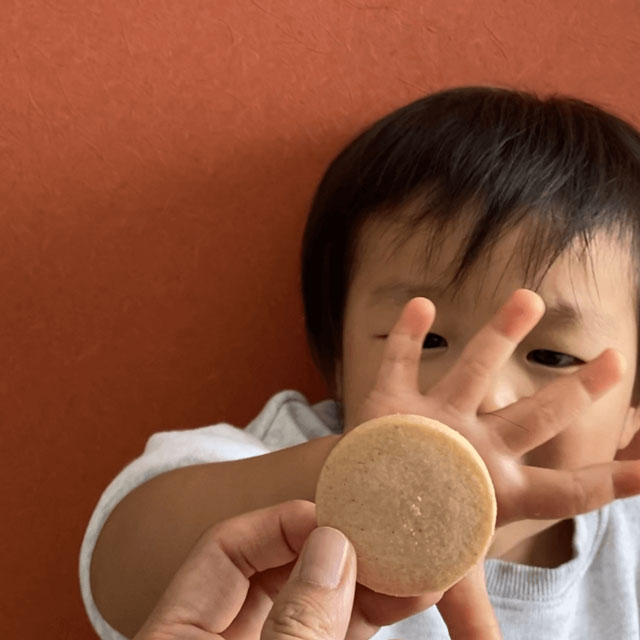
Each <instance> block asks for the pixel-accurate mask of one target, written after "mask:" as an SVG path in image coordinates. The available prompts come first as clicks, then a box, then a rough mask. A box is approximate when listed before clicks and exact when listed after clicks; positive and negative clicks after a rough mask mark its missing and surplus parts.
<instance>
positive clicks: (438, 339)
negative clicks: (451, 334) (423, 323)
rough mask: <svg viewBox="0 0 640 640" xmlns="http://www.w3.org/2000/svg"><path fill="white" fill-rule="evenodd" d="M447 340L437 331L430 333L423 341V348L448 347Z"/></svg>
mask: <svg viewBox="0 0 640 640" xmlns="http://www.w3.org/2000/svg"><path fill="white" fill-rule="evenodd" d="M446 346H447V341H446V340H445V339H444V338H443V337H442V336H439V335H438V334H437V333H428V334H427V337H426V338H425V339H424V342H423V343H422V348H423V349H439V348H440V347H446Z"/></svg>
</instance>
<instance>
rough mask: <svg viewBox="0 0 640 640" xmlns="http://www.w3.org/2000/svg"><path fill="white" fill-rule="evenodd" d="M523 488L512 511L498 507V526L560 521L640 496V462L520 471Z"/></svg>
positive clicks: (512, 504) (514, 497)
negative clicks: (617, 501)
mask: <svg viewBox="0 0 640 640" xmlns="http://www.w3.org/2000/svg"><path fill="white" fill-rule="evenodd" d="M520 472H521V473H522V479H523V482H522V485H521V489H520V490H518V493H517V495H516V494H514V496H513V499H512V500H508V501H506V504H509V505H510V506H509V507H508V509H505V508H504V506H503V505H504V504H505V503H504V502H503V505H500V504H499V505H498V523H497V524H498V525H503V524H507V523H508V522H511V521H513V520H521V519H529V518H531V519H539V520H557V519H564V518H572V517H573V516H576V515H578V514H581V513H586V512H588V511H593V510H594V509H598V508H600V507H602V506H604V505H606V504H608V503H610V502H612V501H613V500H616V499H617V498H628V497H629V496H633V495H636V494H638V493H640V460H625V461H614V462H604V463H601V464H594V465H590V466H588V467H584V468H582V469H577V470H575V471H570V470H567V469H547V468H543V467H529V466H525V467H520Z"/></svg>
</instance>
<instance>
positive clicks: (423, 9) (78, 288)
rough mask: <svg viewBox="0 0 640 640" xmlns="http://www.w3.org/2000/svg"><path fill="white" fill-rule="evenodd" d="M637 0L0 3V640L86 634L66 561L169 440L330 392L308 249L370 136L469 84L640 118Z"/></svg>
mask: <svg viewBox="0 0 640 640" xmlns="http://www.w3.org/2000/svg"><path fill="white" fill-rule="evenodd" d="M639 34H640V4H639V3H638V0H612V1H607V0H560V1H558V0H542V1H538V2H530V1H525V0H485V1H479V0H452V1H451V2H442V1H441V0H402V1H400V0H397V1H393V0H387V1H385V2H383V1H382V0H325V1H322V2H315V1H313V2H312V1H305V0H227V1H226V2H224V1H214V2H211V1H208V2H205V1H202V0H166V1H163V2H158V1H157V0H138V1H137V2H135V3H133V2H110V1H108V0H47V1H41V2H37V1H35V0H30V1H29V0H3V1H2V3H1V6H0V96H2V98H1V99H0V223H1V226H0V229H1V231H2V235H1V236H0V242H1V245H0V301H1V304H2V313H1V316H0V354H1V358H2V368H1V373H0V428H1V429H2V433H1V434H0V435H1V443H2V444H1V447H2V449H1V451H2V454H1V456H2V457H1V460H0V462H1V464H0V473H1V474H2V478H1V480H2V481H1V483H0V487H1V488H0V500H1V502H0V513H2V514H3V515H2V520H3V525H2V526H1V527H0V549H1V555H0V576H2V580H1V582H0V585H1V586H0V589H1V591H2V592H1V593H0V636H1V637H3V638H36V637H41V638H44V637H47V638H83V637H92V632H91V629H90V626H89V624H88V622H87V621H86V620H85V614H84V612H83V609H82V606H81V603H80V598H79V588H78V585H77V577H76V573H77V560H76V558H77V552H78V549H79V546H80V541H81V538H82V535H83V532H84V528H85V525H86V523H87V520H88V518H89V516H90V514H91V512H92V509H93V507H94V505H95V503H96V500H97V499H98V497H99V494H100V492H101V491H102V489H103V488H104V487H105V486H106V484H107V483H108V482H109V481H110V479H112V478H113V476H114V475H115V474H116V473H117V471H118V470H119V469H120V468H121V467H122V466H123V465H124V464H126V463H127V462H128V461H129V460H130V459H131V458H133V457H134V456H136V455H137V454H138V453H139V451H140V449H141V447H142V446H143V444H144V442H145V440H146V438H147V437H148V436H149V435H150V434H151V433H153V432H154V431H156V430H160V429H169V428H180V427H194V426H199V425H204V424H211V423H214V422H217V421H221V420H227V421H231V422H232V423H235V424H238V425H243V424H246V422H247V421H248V420H249V419H250V418H251V417H253V416H254V415H255V414H256V413H257V411H258V410H259V408H260V407H261V406H262V405H263V403H264V402H265V401H266V399H267V398H268V397H269V396H270V395H271V394H272V393H274V392H276V391H278V390H280V389H283V388H296V389H300V390H302V391H303V392H305V393H307V394H308V395H309V397H310V398H311V399H312V400H314V401H315V400H318V399H320V398H322V397H323V395H324V393H325V391H324V387H323V385H322V383H321V380H320V377H319V376H318V374H317V373H315V372H314V371H313V369H312V366H311V364H310V359H309V356H308V351H307V348H306V345H305V338H304V333H303V323H302V310H301V304H300V301H299V297H298V292H297V287H298V272H297V267H298V245H299V240H300V236H301V231H302V228H303V223H304V218H305V213H306V208H307V205H308V203H309V201H310V198H311V196H312V193H313V189H314V186H315V184H316V182H317V180H318V179H319V177H320V174H321V172H322V170H323V169H324V167H325V166H326V164H327V162H328V161H329V160H330V159H331V157H332V156H333V154H335V153H336V152H337V151H338V150H339V149H340V148H341V146H342V145H343V144H344V143H345V142H346V141H347V140H348V139H349V138H350V137H351V136H352V135H353V134H354V133H355V132H356V131H357V130H358V129H359V128H360V127H362V126H363V125H365V124H366V123H369V122H371V121H372V120H374V119H376V118H378V117H379V116H381V115H382V114H384V113H386V112H387V111H389V110H391V109H393V108H395V107H398V106H400V105H402V104H404V103H406V102H408V101H410V100H413V99H415V98H417V97H419V96H421V95H423V94H424V93H426V92H429V91H431V90H434V89H437V88H442V87H446V86H451V85H459V84H466V83H497V84H507V85H515V86H517V87H523V88H533V89H537V90H541V91H562V92H568V93H574V94H577V95H578V96H581V97H585V98H588V99H593V100H596V101H598V102H599V103H601V104H603V105H605V106H608V107H610V108H612V109H614V110H615V111H616V112H618V113H620V114H622V115H624V116H626V117H628V118H630V119H632V120H633V121H634V122H635V123H636V124H637V125H638V124H640V85H638V83H637V76H638V69H640V35H639Z"/></svg>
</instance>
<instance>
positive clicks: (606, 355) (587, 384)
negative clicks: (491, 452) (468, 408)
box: [493, 349, 626, 457]
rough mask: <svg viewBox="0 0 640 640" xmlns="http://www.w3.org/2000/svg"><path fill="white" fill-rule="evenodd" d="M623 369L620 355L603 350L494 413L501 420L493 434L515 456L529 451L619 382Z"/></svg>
mask: <svg viewBox="0 0 640 640" xmlns="http://www.w3.org/2000/svg"><path fill="white" fill-rule="evenodd" d="M625 366H626V365H625V361H624V358H623V356H622V354H620V353H619V352H618V351H616V350H614V349H607V350H606V351H604V352H603V353H601V354H600V355H599V356H598V357H597V358H596V359H595V360H592V361H591V362H589V363H588V364H587V365H586V366H584V367H582V368H581V369H580V370H579V371H576V372H575V373H574V374H572V375H570V376H565V377H562V378H558V379H556V380H554V381H553V382H551V383H550V384H548V385H546V386H545V387H543V388H542V389H541V390H540V391H538V393H536V394H535V395H533V396H531V397H528V398H522V399H521V400H519V401H518V402H515V403H514V404H512V405H510V406H508V407H505V408H504V409H501V410H500V411H496V412H495V413H494V414H493V415H495V416H497V417H500V418H504V419H505V421H504V422H500V423H498V424H497V425H496V427H495V430H494V433H495V434H496V435H497V436H498V437H499V438H500V439H501V441H502V443H503V444H504V445H505V446H506V448H507V449H508V450H509V452H510V453H512V454H513V455H514V456H516V457H517V456H521V455H523V454H524V453H526V452H527V451H531V449H534V448H535V447H537V446H539V445H541V444H543V443H544V442H546V441H547V440H550V439H551V438H553V437H554V436H555V435H557V434H558V433H560V431H562V430H563V429H565V428H566V427H567V426H568V425H569V424H571V423H572V422H574V421H575V419H576V418H578V417H579V416H580V415H582V414H583V413H584V412H585V411H586V410H587V409H588V408H589V407H590V406H591V405H592V404H593V403H594V402H595V401H596V400H597V399H598V398H600V397H601V396H602V395H604V394H605V393H606V392H607V391H608V390H609V389H611V387H613V386H614V385H615V384H616V383H617V382H619V381H620V380H621V378H622V375H623V373H624V369H625Z"/></svg>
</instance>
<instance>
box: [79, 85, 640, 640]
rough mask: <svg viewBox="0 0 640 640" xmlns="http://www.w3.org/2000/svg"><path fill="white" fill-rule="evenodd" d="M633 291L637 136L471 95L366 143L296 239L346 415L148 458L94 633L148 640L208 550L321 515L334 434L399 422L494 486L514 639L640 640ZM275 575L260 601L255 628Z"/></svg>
mask: <svg viewBox="0 0 640 640" xmlns="http://www.w3.org/2000/svg"><path fill="white" fill-rule="evenodd" d="M639 275H640V134H639V133H638V132H637V131H635V130H634V129H633V127H631V126H630V125H629V124H627V123H625V122H624V121H622V120H620V119H619V118H617V117H615V116H613V115H611V114H608V113H606V112H604V111H602V110H600V109H598V108H597V107H595V106H593V105H590V104H587V103H584V102H581V101H579V100H574V99H568V98H556V97H553V98H548V99H544V100H542V99H539V98H537V97H535V96H533V95H530V94H527V93H522V92H515V91H509V90H503V89H494V88H477V87H467V88H460V89H453V90H448V91H443V92H440V93H436V94H433V95H431V96H428V97H426V98H424V99H421V100H417V101H416V102H413V103H411V104H409V105H407V106H405V107H403V108H401V109H399V110H397V111H394V112H393V113H391V114H389V115H387V116H386V117H384V118H383V119H381V120H380V121H378V122H376V123H374V124H373V125H372V126H371V127H370V128H369V129H367V130H366V131H364V132H363V133H362V134H361V135H360V136H358V137H357V138H356V139H355V140H354V141H352V142H351V143H350V144H349V145H348V146H347V147H346V148H345V149H344V150H343V151H342V152H341V153H340V154H339V156H338V157H337V158H336V159H335V160H334V161H333V163H332V164H331V166H330V167H329V169H328V170H327V172H326V174H325V175H324V177H323V179H322V181H321V183H320V185H319V187H318V190H317V192H316V194H315V197H314V200H313V204H312V207H311V211H310V214H309V218H308V221H307V226H306V229H305V233H304V239H303V249H302V288H303V297H304V305H305V317H306V325H307V332H308V336H309V340H310V344H311V348H312V352H313V354H314V358H315V360H316V362H317V364H318V366H319V367H320V369H321V371H322V372H323V373H324V375H325V378H326V380H327V382H328V384H329V387H330V389H331V392H332V395H333V397H334V400H326V401H324V402H320V403H318V404H316V405H313V406H310V405H309V404H308V402H307V401H306V399H305V398H304V397H303V396H302V395H301V394H299V393H297V392H295V391H283V392H281V393H278V394H276V395H275V396H274V397H273V398H272V399H271V400H270V401H269V402H268V403H267V405H266V406H265V408H264V409H263V411H262V412H261V414H260V415H259V416H258V417H257V418H256V419H255V420H254V421H253V422H251V423H250V424H249V425H248V426H247V427H246V428H245V429H244V430H239V429H236V428H234V427H231V426H230V425H216V426H212V427H203V428H201V429H194V430H188V431H181V432H168V433H160V434H156V435H154V436H153V437H152V438H151V439H150V440H149V442H148V444H147V447H146V449H145V451H144V453H143V455H142V456H141V457H139V458H138V459H137V460H135V461H134V462H132V463H131V464H130V465H129V466H127V467H126V468H125V469H124V470H123V471H122V472H121V473H120V474H119V475H118V477H117V478H116V479H115V480H114V481H113V482H112V484H111V485H110V486H109V487H108V488H107V490H106V491H105V493H104V494H103V496H102V498H101V500H100V502H99V503H98V506H97V507H96V510H95V513H94V515H93V517H92V520H91V522H90V524H89V527H88V530H87V533H86V535H85V540H84V543H83V547H82V551H81V558H80V574H81V584H82V592H83V598H84V601H85V605H86V607H87V610H88V612H89V615H90V617H91V620H92V622H93V624H94V626H95V627H96V630H97V631H98V633H99V634H100V635H101V637H103V638H121V637H122V636H121V635H120V633H122V634H127V635H133V634H134V633H135V632H136V630H137V629H138V628H139V626H140V625H141V624H142V622H143V621H144V619H145V617H146V616H147V615H148V613H149V612H150V610H151V609H152V607H153V605H154V604H155V602H156V601H157V599H158V598H159V596H160V594H161V593H162V591H163V589H164V587H165V586H166V584H167V583H168V581H169V580H170V578H171V576H172V574H173V573H174V572H175V570H176V569H177V567H178V566H179V565H180V563H181V561H182V560H183V559H184V557H185V556H186V554H187V553H188V551H189V549H190V548H191V547H192V546H193V544H194V543H195V541H196V540H197V539H198V537H199V536H200V534H201V533H202V532H203V531H204V530H205V529H207V528H208V527H210V526H211V525H212V524H214V523H216V522H220V521H222V520H225V519H227V518H229V517H231V516H234V515H237V514H240V513H245V512H247V511H251V510H253V509H256V508H259V507H264V506H266V505H272V504H276V503H278V502H282V501H285V500H289V499H294V498H301V499H306V500H313V499H314V489H315V484H316V481H317V478H318V473H319V470H320V468H321V466H322V463H323V461H324V459H325V458H326V456H327V455H328V453H329V452H330V451H331V449H332V447H333V446H334V445H335V443H336V441H337V440H338V439H339V438H340V436H341V434H342V433H344V432H347V431H349V430H350V429H353V428H356V427H357V425H358V424H360V423H361V422H363V421H364V420H366V419H369V418H372V417H376V416H377V415H384V414H385V413H393V412H401V413H422V414H423V415H427V416H428V417H433V418H436V419H439V420H441V421H442V422H445V423H446V424H448V425H449V426H451V427H453V428H454V429H457V430H459V431H460V432H461V433H462V434H463V435H465V437H467V438H468V439H469V440H470V441H471V442H472V443H473V444H474V446H476V448H477V449H478V451H479V452H480V454H481V455H482V456H483V458H484V459H485V462H486V463H487V466H488V468H489V471H490V473H491V476H492V481H493V483H494V486H495V487H496V496H497V499H498V527H497V530H496V533H495V537H494V540H493V543H492V546H491V549H490V551H489V557H488V559H487V560H486V561H485V572H486V580H487V588H488V591H489V595H490V596H491V601H492V604H493V607H494V609H495V612H496V615H497V617H498V620H499V622H500V626H501V629H502V633H503V635H504V637H505V638H508V639H511V638H535V639H537V640H538V639H540V638H551V637H553V638H554V639H556V638H557V639H561V638H577V637H579V638H604V637H616V638H636V637H639V636H640V595H638V593H637V585H638V584H640V544H638V542H637V531H638V530H640V497H634V496H635V495H636V494H638V493H640V464H639V463H638V461H634V460H627V461H624V462H623V461H622V460H621V458H623V457H624V458H629V457H632V455H631V454H634V453H636V452H637V450H638V449H639V448H640V447H639V446H638V445H639V444H640V442H639V441H640V436H639V437H637V438H636V434H638V432H639V431H640V412H638V410H637V406H638V400H639V396H640V385H639V384H638V381H637V376H636V367H637V356H638V315H639V296H638V290H639V284H640V278H639ZM523 288H524V289H527V290H528V291H522V290H521V289H523ZM534 292H535V293H534ZM425 298H427V299H428V300H425ZM429 301H431V302H429ZM435 414H438V415H435ZM625 449H626V451H624V452H623V453H622V454H621V453H619V452H621V451H622V450H625ZM639 457H640V456H639ZM616 458H618V460H616ZM619 498H623V499H619ZM282 575H283V574H282V572H280V574H278V573H277V572H274V573H271V574H270V573H269V572H265V573H263V574H259V575H257V576H255V579H252V584H251V589H250V591H249V595H248V597H250V598H253V599H254V600H255V603H256V607H255V608H254V610H255V611H258V612H260V613H257V614H256V615H262V616H263V618H264V617H266V615H267V613H268V611H269V607H270V603H271V595H273V593H274V591H276V590H277V586H278V584H281V582H282V579H283V577H282ZM379 595H380V594H372V592H368V593H367V591H366V590H365V589H360V590H359V591H358V592H357V593H356V606H357V607H359V610H360V611H361V612H364V618H365V619H366V620H367V621H368V624H369V630H368V635H371V634H373V633H375V638H376V639H380V640H383V639H385V638H396V637H402V638H404V639H405V640H411V639H413V638H448V637H449V636H448V632H447V628H446V625H445V623H444V622H443V619H442V617H441V616H440V614H439V612H438V610H437V609H436V608H435V607H431V608H428V609H426V610H424V611H423V610H422V609H424V607H425V606H426V604H424V602H423V601H421V600H420V598H413V599H412V598H396V599H394V598H391V597H389V596H386V597H384V598H377V599H376V596H379ZM444 603H445V606H443V607H441V609H442V611H443V615H444V617H445V618H446V615H447V614H445V613H444V612H445V611H447V610H448V609H449V606H448V605H447V604H446V597H445V601H444ZM378 627H381V628H380V630H379V631H378V630H377V628H378ZM116 630H117V631H116Z"/></svg>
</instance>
